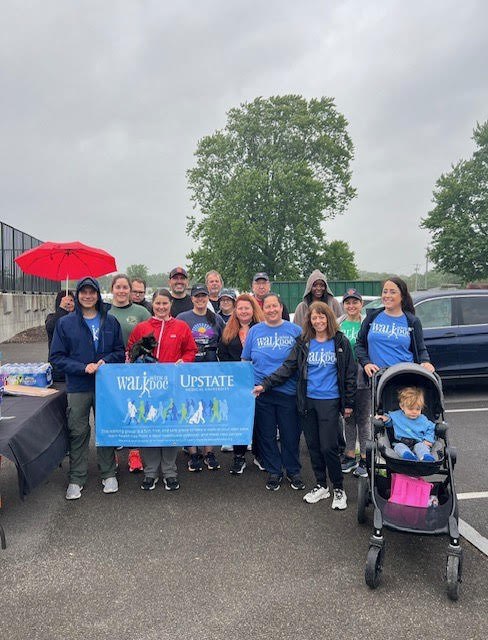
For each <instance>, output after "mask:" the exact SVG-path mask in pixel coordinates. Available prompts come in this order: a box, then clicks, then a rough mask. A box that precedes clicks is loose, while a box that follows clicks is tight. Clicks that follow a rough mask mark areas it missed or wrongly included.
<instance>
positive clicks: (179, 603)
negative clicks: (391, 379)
mask: <svg viewBox="0 0 488 640" xmlns="http://www.w3.org/2000/svg"><path fill="white" fill-rule="evenodd" d="M1 350H2V352H3V354H4V355H3V360H4V361H14V360H18V361H32V360H44V359H45V358H46V345H44V344H35V345H32V344H31V345H2V347H1ZM446 409H447V414H446V419H447V421H448V423H449V424H450V431H449V433H450V440H451V444H453V445H454V446H456V447H457V451H458V464H457V466H456V470H455V478H456V484H457V491H458V494H461V496H462V498H463V499H462V500H460V518H461V519H462V520H463V521H464V522H466V523H467V524H468V525H470V527H471V528H472V529H473V530H475V531H476V532H477V533H478V535H479V536H480V538H479V539H478V541H479V540H481V541H482V540H483V538H484V539H486V538H488V473H487V465H486V460H487V458H488V424H487V423H488V383H487V384H482V385H481V384H476V385H466V384H464V385H460V386H455V385H452V384H450V385H449V386H448V387H447V389H446ZM126 458H127V452H125V451H123V452H121V455H120V462H121V468H120V473H119V482H120V490H119V492H118V493H117V494H113V495H105V494H103V493H102V491H101V484H100V480H99V477H98V474H97V470H96V462H95V454H94V449H92V452H91V464H90V477H89V481H88V483H87V485H86V486H85V489H84V491H83V495H82V498H81V499H80V500H78V501H74V502H68V501H66V500H65V498H64V491H65V488H66V463H64V464H63V468H60V469H58V470H56V471H55V472H54V473H53V474H52V475H51V476H50V478H49V479H48V481H47V482H46V483H45V484H44V485H43V486H41V487H39V488H38V489H36V490H35V491H34V492H33V493H32V494H30V495H29V496H28V497H27V499H26V500H25V502H21V501H20V499H19V497H18V492H17V480H16V470H15V467H14V465H13V464H12V463H10V462H8V461H6V460H5V459H3V462H2V471H1V476H0V482H1V485H2V494H3V509H2V511H1V512H0V517H1V520H2V523H3V525H4V528H5V531H6V534H7V543H8V548H7V549H6V550H4V551H1V550H0V567H1V575H2V579H1V584H0V597H1V602H2V616H1V623H0V624H1V629H2V632H3V634H4V635H3V637H5V638H9V639H12V640H14V639H17V638H19V639H20V638H22V639H25V638H32V639H34V638H40V639H50V640H57V639H58V638H59V639H61V638H62V639H63V640H66V639H69V640H77V639H78V638H80V639H81V638H83V639H86V638H90V639H91V638H94V639H97V640H98V639H101V640H102V639H105V638H107V639H108V638H110V639H112V638H121V639H123V640H125V639H127V640H129V639H130V640H139V639H140V640H152V639H158V640H165V639H166V638H168V639H169V638H171V639H173V638H180V639H183V640H190V639H193V638H195V639H196V638H199V639H200V640H201V639H204V640H206V639H207V638H208V639H210V638H212V639H215V640H220V639H224V638H225V639H228V640H234V639H236V640H237V639H238V638H239V639H240V640H247V639H248V638H249V639H250V638H264V637H266V638H277V639H278V638H280V639H283V640H288V639H290V640H291V639H293V640H296V638H303V639H309V638H310V639H311V638H329V637H330V638H333V637H340V638H341V639H344V638H346V639H347V638H351V639H352V638H355V639H358V640H359V639H360V638H363V637H372V636H373V634H374V637H375V638H377V639H383V638H384V639H386V638H392V637H396V638H413V637H421V638H423V639H425V640H429V639H431V638H432V639H434V638H435V639H436V640H442V639H447V638H457V637H460V638H461V637H462V638H465V639H466V640H469V639H473V640H474V639H476V640H478V639H479V640H481V639H486V637H487V636H488V615H487V611H488V580H487V575H488V571H487V570H488V557H487V556H486V555H484V554H483V553H482V552H481V551H480V550H478V549H477V548H476V547H475V546H473V545H472V544H471V543H470V542H468V541H467V540H466V539H463V540H462V546H463V548H464V552H465V562H464V581H463V584H462V585H461V596H460V599H459V601H458V602H451V601H449V600H448V598H447V595H446V592H445V582H444V580H443V574H444V567H445V552H446V548H447V544H448V541H447V538H429V537H413V536H405V535H399V534H394V533H392V532H388V531H387V532H386V534H385V535H386V554H385V567H384V572H383V576H382V581H381V584H380V586H379V587H378V589H376V590H375V591H370V590H369V588H368V587H367V586H366V585H365V583H364V564H365V559H366V553H367V550H368V539H369V535H370V533H371V520H369V524H367V525H363V526H360V525H358V524H357V521H356V509H355V507H356V495H355V490H356V479H355V478H354V477H351V476H348V477H346V479H345V489H346V492H347V494H348V498H349V508H348V509H347V510H346V511H344V512H333V511H332V510H331V508H330V500H324V501H322V502H320V503H318V504H316V505H307V504H305V503H304V502H303V501H302V499H301V498H302V494H299V493H298V492H296V491H293V490H292V489H291V488H290V487H289V486H285V484H284V485H283V486H282V488H281V490H280V491H278V492H276V493H272V492H267V491H266V490H265V488H264V485H265V478H266V476H265V474H263V473H261V472H259V471H258V470H257V468H256V467H255V466H254V465H252V464H248V468H247V469H246V471H245V472H244V474H243V475H242V477H241V476H239V477H234V476H231V475H230V474H229V473H228V467H229V465H230V461H231V454H221V455H220V459H221V463H222V469H221V470H220V471H216V472H209V471H204V472H203V473H201V474H190V473H188V472H186V471H185V469H184V467H185V463H186V459H185V456H184V454H183V453H181V454H180V455H179V457H178V466H179V468H180V481H181V490H180V491H178V492H175V493H169V492H166V491H164V489H163V487H162V486H161V483H160V484H159V485H158V486H157V487H156V489H155V490H154V491H151V492H142V491H141V490H140V488H139V484H140V480H141V476H140V475H131V474H129V473H128V471H127V468H126V464H125V461H126ZM248 458H249V460H248V463H250V460H251V456H250V455H249V456H248ZM302 461H303V464H304V480H305V482H306V484H307V486H308V487H309V486H311V485H312V484H313V476H312V472H311V468H310V465H309V462H308V455H307V452H306V449H305V447H304V446H302ZM483 493H484V494H485V495H483ZM473 494H476V496H473ZM478 494H481V496H480V495H478ZM475 541H476V540H475Z"/></svg>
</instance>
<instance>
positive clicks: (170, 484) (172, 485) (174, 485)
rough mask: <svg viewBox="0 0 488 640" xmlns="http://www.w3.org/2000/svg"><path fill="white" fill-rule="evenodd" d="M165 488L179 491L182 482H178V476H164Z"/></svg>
mask: <svg viewBox="0 0 488 640" xmlns="http://www.w3.org/2000/svg"><path fill="white" fill-rule="evenodd" d="M163 482H164V488H165V489H166V491H178V489H179V488H180V483H179V482H178V478H175V477H174V476H172V477H171V478H163Z"/></svg>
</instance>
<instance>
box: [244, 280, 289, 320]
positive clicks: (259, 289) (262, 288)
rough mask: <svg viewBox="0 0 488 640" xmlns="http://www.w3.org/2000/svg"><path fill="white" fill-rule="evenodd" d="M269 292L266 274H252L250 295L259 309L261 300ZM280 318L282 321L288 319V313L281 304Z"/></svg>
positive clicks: (269, 284)
mask: <svg viewBox="0 0 488 640" xmlns="http://www.w3.org/2000/svg"><path fill="white" fill-rule="evenodd" d="M270 291H271V282H270V281H269V276H268V274H267V273H265V272H264V271H260V272H259V273H256V274H254V278H253V279H252V295H253V296H254V297H255V298H256V302H257V303H258V305H259V306H260V307H261V309H262V308H263V298H264V296H265V295H266V294H267V293H269V292H270ZM282 304H283V303H282ZM281 317H282V318H283V320H289V319H290V314H289V313H288V309H287V308H286V305H285V304H283V311H282V313H281Z"/></svg>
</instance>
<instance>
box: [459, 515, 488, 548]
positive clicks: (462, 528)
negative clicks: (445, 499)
mask: <svg viewBox="0 0 488 640" xmlns="http://www.w3.org/2000/svg"><path fill="white" fill-rule="evenodd" d="M459 533H460V534H461V535H462V536H463V538H465V539H466V540H467V541H468V542H470V543H471V544H472V545H473V546H474V547H476V548H477V549H479V550H480V551H481V553H484V554H485V556H488V540H487V539H486V538H484V537H483V536H482V535H481V533H478V532H477V531H476V529H473V527H472V526H471V525H470V524H468V523H467V522H464V520H461V518H459Z"/></svg>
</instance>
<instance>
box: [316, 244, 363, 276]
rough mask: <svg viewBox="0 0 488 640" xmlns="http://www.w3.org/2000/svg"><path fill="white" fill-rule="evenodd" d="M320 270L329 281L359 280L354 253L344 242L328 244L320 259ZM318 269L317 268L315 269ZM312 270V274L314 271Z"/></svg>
mask: <svg viewBox="0 0 488 640" xmlns="http://www.w3.org/2000/svg"><path fill="white" fill-rule="evenodd" d="M318 264H320V269H321V270H323V271H324V273H326V274H327V278H328V279H329V280H357V278H358V277H359V272H358V270H357V267H356V264H355V262H354V252H353V251H351V250H350V249H349V246H348V244H347V242H344V240H333V241H332V242H329V243H326V246H325V248H324V249H323V250H322V253H321V257H320V259H319V263H318ZM313 268H316V267H313ZM313 268H312V269H310V272H311V271H312V270H313Z"/></svg>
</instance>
